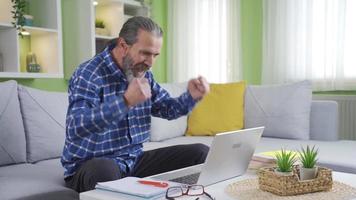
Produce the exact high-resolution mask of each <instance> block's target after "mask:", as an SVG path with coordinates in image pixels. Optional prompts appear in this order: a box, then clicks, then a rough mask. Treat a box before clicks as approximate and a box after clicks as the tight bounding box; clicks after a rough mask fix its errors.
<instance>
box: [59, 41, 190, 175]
mask: <svg viewBox="0 0 356 200" xmlns="http://www.w3.org/2000/svg"><path fill="white" fill-rule="evenodd" d="M113 48H114V46H109V47H107V48H106V49H105V50H104V51H103V52H101V53H100V54H98V55H96V56H95V57H94V58H92V59H91V60H89V61H87V62H85V63H83V64H81V65H80V66H79V67H78V68H77V69H76V71H75V72H74V74H73V76H72V78H71V80H70V82H69V89H68V93H69V107H68V112H67V118H66V124H67V125H66V126H67V127H66V140H65V145H64V149H63V156H62V159H61V162H62V165H63V167H64V168H65V172H64V177H69V176H72V175H74V174H75V172H76V170H77V169H78V168H79V167H80V166H81V164H82V163H83V162H85V161H87V160H90V159H91V158H94V157H101V158H108V159H113V160H115V162H116V163H117V164H118V166H119V167H120V169H121V170H122V172H124V173H130V172H132V169H133V167H134V165H135V163H136V161H137V159H138V157H139V156H140V155H141V154H142V143H144V142H146V141H148V140H149V136H150V127H151V115H153V116H156V117H161V118H166V119H176V118H178V117H180V116H182V115H186V114H188V113H189V112H190V111H191V110H192V109H193V107H194V105H195V103H196V102H195V101H194V99H193V98H192V96H191V95H190V94H189V92H188V91H187V92H185V93H183V94H182V95H181V96H180V97H178V98H171V97H170V95H169V94H168V93H167V91H166V90H164V89H163V88H161V87H160V85H159V84H158V83H156V82H155V81H154V80H153V75H152V73H151V72H150V71H148V72H147V73H146V75H145V77H146V78H147V79H148V80H149V83H150V85H151V90H152V97H151V99H150V100H147V101H145V102H143V103H141V104H139V105H136V106H135V107H132V108H130V109H129V108H128V107H127V106H126V104H125V102H124V99H123V94H124V92H125V90H126V89H127V87H128V82H127V80H126V77H125V75H124V74H123V73H122V71H121V70H120V69H119V67H118V66H117V65H116V64H115V62H114V60H113V58H112V56H111V54H110V52H111V50H112V49H113Z"/></svg>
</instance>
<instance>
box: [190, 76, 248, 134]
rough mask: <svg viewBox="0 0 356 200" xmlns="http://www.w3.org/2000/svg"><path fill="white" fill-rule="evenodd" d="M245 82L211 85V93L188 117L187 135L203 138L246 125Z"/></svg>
mask: <svg viewBox="0 0 356 200" xmlns="http://www.w3.org/2000/svg"><path fill="white" fill-rule="evenodd" d="M245 86H246V84H245V82H243V81H242V82H238V83H226V84H210V93H209V94H207V95H206V96H205V97H204V98H203V99H202V100H201V102H199V103H198V104H197V105H196V107H195V108H194V109H193V111H192V113H191V114H190V115H189V117H188V128H187V131H186V135H194V136H202V135H215V134H216V133H220V132H226V131H232V130H239V129H242V128H243V125H244V93H245Z"/></svg>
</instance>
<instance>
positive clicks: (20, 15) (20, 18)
mask: <svg viewBox="0 0 356 200" xmlns="http://www.w3.org/2000/svg"><path fill="white" fill-rule="evenodd" d="M11 2H12V4H13V5H12V8H13V10H12V11H11V13H12V18H13V19H14V21H13V22H12V25H13V26H14V27H15V28H16V29H17V31H18V34H19V35H20V36H21V37H22V36H23V35H22V32H24V31H25V29H24V28H23V26H24V25H25V17H24V15H25V8H26V1H25V0H11Z"/></svg>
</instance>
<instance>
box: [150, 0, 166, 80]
mask: <svg viewBox="0 0 356 200" xmlns="http://www.w3.org/2000/svg"><path fill="white" fill-rule="evenodd" d="M151 17H152V19H153V20H154V21H155V22H156V23H158V24H159V25H160V26H161V28H162V30H163V46H162V49H161V53H160V55H159V56H158V58H157V60H156V61H155V64H154V65H153V68H152V71H153V75H154V77H155V80H156V81H157V82H160V83H165V82H167V0H152V1H151Z"/></svg>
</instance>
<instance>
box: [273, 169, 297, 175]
mask: <svg viewBox="0 0 356 200" xmlns="http://www.w3.org/2000/svg"><path fill="white" fill-rule="evenodd" d="M274 173H275V174H277V175H279V176H292V175H293V171H291V172H280V171H278V170H277V169H274Z"/></svg>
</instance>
